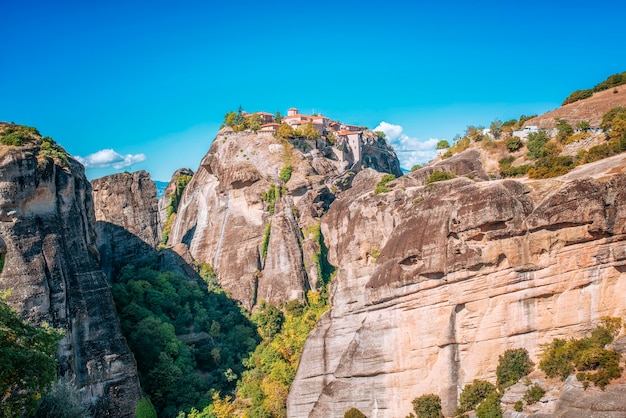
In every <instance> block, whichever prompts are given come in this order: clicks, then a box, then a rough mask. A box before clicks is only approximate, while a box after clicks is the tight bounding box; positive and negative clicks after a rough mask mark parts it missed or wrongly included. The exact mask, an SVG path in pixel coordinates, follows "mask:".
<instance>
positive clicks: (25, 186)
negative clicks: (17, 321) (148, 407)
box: [0, 141, 140, 417]
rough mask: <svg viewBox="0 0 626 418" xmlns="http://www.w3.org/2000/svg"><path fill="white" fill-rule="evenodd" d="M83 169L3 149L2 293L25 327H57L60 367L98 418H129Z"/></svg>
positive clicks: (129, 384)
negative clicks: (8, 292) (7, 292)
mask: <svg viewBox="0 0 626 418" xmlns="http://www.w3.org/2000/svg"><path fill="white" fill-rule="evenodd" d="M94 222H95V217H94V210H93V201H92V198H91V185H90V184H89V182H88V181H87V179H86V177H85V173H84V168H83V167H82V166H81V165H80V164H78V163H77V162H76V161H74V160H73V159H72V158H70V157H69V156H68V157H67V162H62V161H60V160H59V159H58V158H57V159H55V160H53V159H52V158H50V157H46V156H44V155H42V151H41V149H40V147H39V145H38V143H37V142H36V141H31V142H30V143H28V144H27V145H24V146H21V147H15V146H10V147H9V146H0V241H2V243H3V247H4V249H3V251H6V263H5V265H4V269H3V270H2V273H1V280H0V288H2V289H3V290H4V289H11V290H12V293H11V296H10V297H9V298H8V302H9V304H10V305H12V306H13V307H15V308H16V309H17V310H18V312H19V313H20V314H21V315H22V316H23V317H24V318H26V319H28V320H29V321H31V322H33V323H36V324H41V323H43V322H47V323H49V324H51V325H52V326H53V327H56V328H61V329H63V330H64V332H65V337H64V338H63V339H62V341H61V343H60V347H59V350H58V359H59V369H60V373H61V375H63V376H67V377H69V378H71V379H72V380H73V381H74V382H75V384H76V386H77V387H78V388H79V389H80V392H81V395H82V399H83V401H84V402H85V403H86V404H88V405H90V406H91V408H92V409H93V410H94V412H95V415H96V416H97V417H102V416H111V417H134V414H135V406H136V404H137V402H138V400H139V397H140V387H139V381H138V379H137V370H136V366H135V362H134V359H133V357H132V354H131V353H130V351H129V349H128V347H127V345H126V341H125V340H124V338H123V336H122V333H121V330H120V325H119V321H118V319H117V316H116V313H115V308H114V306H113V301H112V297H111V293H110V290H109V286H108V284H107V280H106V277H105V275H104V273H103V272H102V270H101V269H100V266H99V264H98V250H97V248H96V238H95V231H94Z"/></svg>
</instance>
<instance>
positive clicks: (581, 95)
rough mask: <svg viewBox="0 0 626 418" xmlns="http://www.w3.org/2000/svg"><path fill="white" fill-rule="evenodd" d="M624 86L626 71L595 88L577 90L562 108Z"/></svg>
mask: <svg viewBox="0 0 626 418" xmlns="http://www.w3.org/2000/svg"><path fill="white" fill-rule="evenodd" d="M622 84H626V71H624V72H623V73H617V74H613V75H611V76H609V78H607V79H606V80H604V81H603V82H601V83H599V84H596V85H595V86H594V87H593V88H590V89H584V90H576V91H574V92H572V94H570V95H569V96H567V98H566V99H565V100H564V101H563V103H562V104H561V106H565V105H566V104H569V103H574V102H577V101H579V100H583V99H586V98H588V97H591V96H592V95H593V93H597V92H599V91H603V90H608V89H610V88H613V87H617V86H621V85H622Z"/></svg>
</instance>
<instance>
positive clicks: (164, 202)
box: [159, 168, 193, 231]
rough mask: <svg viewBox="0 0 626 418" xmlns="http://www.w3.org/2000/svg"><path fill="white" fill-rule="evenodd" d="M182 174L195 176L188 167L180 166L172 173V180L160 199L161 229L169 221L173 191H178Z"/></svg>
mask: <svg viewBox="0 0 626 418" xmlns="http://www.w3.org/2000/svg"><path fill="white" fill-rule="evenodd" d="M180 176H193V171H192V170H190V169H188V168H179V169H178V170H176V171H175V172H174V174H172V178H171V179H170V182H169V183H168V184H167V187H165V190H164V191H163V196H161V198H160V199H159V225H160V227H159V231H163V227H164V226H165V222H166V221H167V207H168V206H169V204H170V200H171V195H172V193H174V192H175V191H176V179H178V177H180Z"/></svg>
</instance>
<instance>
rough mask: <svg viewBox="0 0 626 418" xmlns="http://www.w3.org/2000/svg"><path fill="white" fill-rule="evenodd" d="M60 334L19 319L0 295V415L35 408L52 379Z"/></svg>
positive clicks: (14, 414)
mask: <svg viewBox="0 0 626 418" xmlns="http://www.w3.org/2000/svg"><path fill="white" fill-rule="evenodd" d="M61 337H62V334H61V332H59V331H56V330H54V329H52V328H50V327H48V326H46V325H45V324H44V326H43V327H36V326H34V325H31V324H30V323H28V322H26V321H24V320H22V319H21V318H20V317H19V316H18V315H17V312H15V310H13V309H12V308H10V307H9V306H8V305H7V304H6V302H5V301H4V299H3V297H0V362H1V364H2V367H0V393H2V397H1V398H0V415H2V416H5V417H11V416H21V415H22V414H23V413H25V414H28V415H30V414H32V413H34V412H35V408H36V407H37V402H38V401H39V399H40V398H41V396H42V395H43V394H44V393H45V392H46V390H47V389H48V387H49V385H50V384H51V383H52V382H53V381H54V380H55V379H56V370H57V361H56V355H55V354H56V349H57V344H58V342H59V340H60V339H61Z"/></svg>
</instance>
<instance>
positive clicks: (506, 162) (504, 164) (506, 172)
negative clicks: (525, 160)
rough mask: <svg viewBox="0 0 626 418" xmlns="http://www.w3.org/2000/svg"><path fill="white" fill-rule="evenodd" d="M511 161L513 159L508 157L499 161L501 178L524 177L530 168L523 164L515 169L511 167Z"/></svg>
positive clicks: (513, 159) (513, 158)
mask: <svg viewBox="0 0 626 418" xmlns="http://www.w3.org/2000/svg"><path fill="white" fill-rule="evenodd" d="M513 161H515V157H513V156H510V157H506V158H503V159H501V160H500V175H501V176H502V177H517V176H523V175H525V174H526V173H527V172H528V170H529V169H531V168H532V167H531V166H529V165H527V164H524V165H520V166H517V167H513V166H512V164H513Z"/></svg>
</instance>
